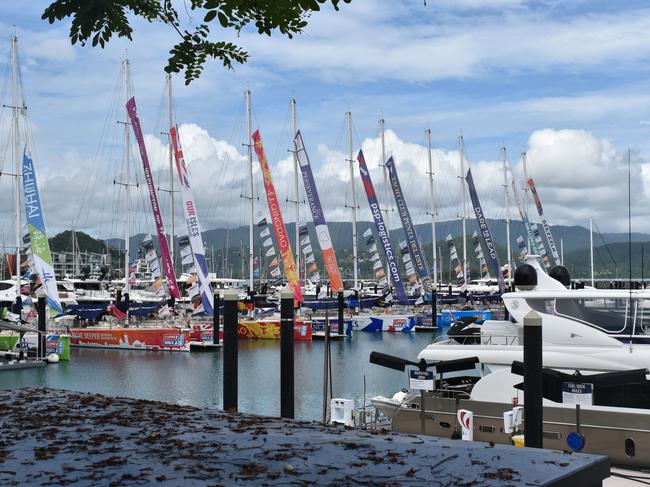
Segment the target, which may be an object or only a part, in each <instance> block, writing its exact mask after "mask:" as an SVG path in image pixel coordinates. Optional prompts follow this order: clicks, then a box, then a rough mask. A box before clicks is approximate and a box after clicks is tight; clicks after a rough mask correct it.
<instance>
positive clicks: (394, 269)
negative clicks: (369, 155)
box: [357, 151, 408, 304]
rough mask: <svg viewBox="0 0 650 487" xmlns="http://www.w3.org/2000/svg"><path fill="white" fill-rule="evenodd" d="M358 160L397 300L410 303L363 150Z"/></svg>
mask: <svg viewBox="0 0 650 487" xmlns="http://www.w3.org/2000/svg"><path fill="white" fill-rule="evenodd" d="M357 161H359V172H360V173H361V181H362V182H363V187H364V189H365V190H366V197H367V198H368V205H369V206H370V212H371V213H372V220H373V221H374V222H375V228H376V229H377V235H379V239H380V240H381V245H382V247H383V248H384V253H385V254H386V263H387V264H388V271H389V272H390V277H391V279H392V281H393V285H394V286H395V292H396V293H397V300H398V301H399V302H400V303H405V304H406V303H408V298H407V297H406V290H405V289H404V282H403V281H402V278H401V277H400V275H399V268H398V266H397V260H396V259H395V254H394V253H393V247H392V245H391V243H390V239H389V238H388V232H387V231H386V224H385V223H384V217H383V216H382V215H381V210H380V209H379V202H378V201H377V194H376V193H375V187H374V186H373V185H372V179H370V172H368V166H367V165H366V159H365V158H364V157H363V151H359V155H358V156H357Z"/></svg>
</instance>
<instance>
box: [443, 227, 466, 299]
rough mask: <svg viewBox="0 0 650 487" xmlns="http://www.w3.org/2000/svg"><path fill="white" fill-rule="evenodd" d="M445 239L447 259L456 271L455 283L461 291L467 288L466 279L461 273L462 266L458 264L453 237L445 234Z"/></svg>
mask: <svg viewBox="0 0 650 487" xmlns="http://www.w3.org/2000/svg"><path fill="white" fill-rule="evenodd" d="M445 240H446V241H447V247H448V248H449V259H450V260H451V264H452V265H453V266H454V272H455V273H456V284H457V285H458V286H459V287H460V291H461V292H463V291H465V290H467V280H466V279H465V275H464V274H463V266H461V265H460V259H459V258H458V251H457V250H456V244H454V239H453V237H452V236H451V234H449V235H447V237H446V238H445Z"/></svg>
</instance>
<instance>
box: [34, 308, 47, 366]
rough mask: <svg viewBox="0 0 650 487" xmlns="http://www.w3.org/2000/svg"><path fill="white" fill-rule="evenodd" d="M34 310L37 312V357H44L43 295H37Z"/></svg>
mask: <svg viewBox="0 0 650 487" xmlns="http://www.w3.org/2000/svg"><path fill="white" fill-rule="evenodd" d="M36 312H37V313H38V331H39V332H40V333H39V334H38V357H39V358H42V357H45V332H46V326H45V296H39V297H38V302H37V303H36Z"/></svg>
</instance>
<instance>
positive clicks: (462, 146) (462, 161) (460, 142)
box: [458, 135, 467, 282]
mask: <svg viewBox="0 0 650 487" xmlns="http://www.w3.org/2000/svg"><path fill="white" fill-rule="evenodd" d="M458 152H459V153H460V194H461V198H462V199H463V215H462V220H463V279H464V280H465V282H467V195H466V194H465V192H466V189H465V139H464V138H463V136H462V135H459V136H458Z"/></svg>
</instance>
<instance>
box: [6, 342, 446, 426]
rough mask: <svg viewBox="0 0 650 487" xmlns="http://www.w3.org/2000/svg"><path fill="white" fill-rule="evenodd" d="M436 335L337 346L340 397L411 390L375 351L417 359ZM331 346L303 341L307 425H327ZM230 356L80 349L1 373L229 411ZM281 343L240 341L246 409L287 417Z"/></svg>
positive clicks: (298, 383)
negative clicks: (373, 357)
mask: <svg viewBox="0 0 650 487" xmlns="http://www.w3.org/2000/svg"><path fill="white" fill-rule="evenodd" d="M432 340H433V334H432V333H362V332H359V333H355V334H354V336H353V337H352V338H351V339H346V340H344V341H334V342H332V343H331V347H332V350H331V352H332V373H333V397H344V398H349V399H354V400H355V401H356V404H357V406H359V405H361V403H362V401H363V377H364V375H365V376H366V398H371V397H373V396H375V395H377V394H391V395H392V394H393V393H394V392H396V391H397V390H399V389H401V388H403V387H405V386H406V385H407V378H406V373H402V372H397V371H392V370H389V369H386V368H384V367H379V366H377V365H372V364H370V363H369V362H368V358H369V355H370V352H371V351H373V350H376V351H379V352H384V353H389V354H392V355H397V356H399V357H404V358H410V359H415V358H416V356H417V354H418V353H419V352H420V350H422V349H423V348H424V347H425V346H426V345H428V344H429V343H431V341H432ZM323 348H324V347H323V342H322V341H314V342H296V343H295V352H294V353H295V364H296V374H295V390H296V398H295V406H296V417H297V418H299V419H320V416H321V407H322V406H321V405H322V387H323ZM222 364H223V362H222V354H221V352H220V351H219V352H216V353H178V352H144V351H130V350H125V351H121V350H101V349H97V350H93V349H73V350H72V359H71V360H70V362H60V363H58V364H54V365H48V366H47V367H46V368H42V369H32V370H19V371H8V372H0V388H3V389H7V388H14V387H26V386H48V387H55V388H60V389H70V390H75V391H83V392H94V393H101V394H107V395H113V396H126V397H133V398H141V399H155V400H161V401H167V402H174V403H180V404H188V405H192V406H198V407H208V408H221V407H222V390H223V387H222V378H223V377H222V375H223V372H222V370H223V369H222ZM279 390H280V342H279V340H239V410H240V411H242V412H250V413H256V414H266V415H272V416H278V415H279V414H280V393H279Z"/></svg>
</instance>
